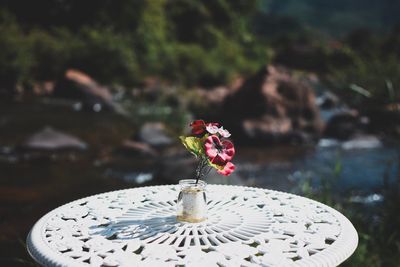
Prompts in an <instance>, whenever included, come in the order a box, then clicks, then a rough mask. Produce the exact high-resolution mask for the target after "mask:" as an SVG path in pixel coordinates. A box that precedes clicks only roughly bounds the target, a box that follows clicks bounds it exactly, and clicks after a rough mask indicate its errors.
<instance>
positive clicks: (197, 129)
mask: <svg viewBox="0 0 400 267" xmlns="http://www.w3.org/2000/svg"><path fill="white" fill-rule="evenodd" d="M218 126H219V123H217V122H209V123H205V122H204V121H203V120H195V121H193V122H192V123H191V124H190V127H192V134H194V135H201V134H203V133H204V132H205V131H206V129H207V127H218ZM210 133H211V134H214V133H212V132H210Z"/></svg>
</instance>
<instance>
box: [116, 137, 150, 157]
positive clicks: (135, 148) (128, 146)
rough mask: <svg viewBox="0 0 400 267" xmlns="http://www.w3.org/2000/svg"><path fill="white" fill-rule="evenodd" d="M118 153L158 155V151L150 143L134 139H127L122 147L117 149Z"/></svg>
mask: <svg viewBox="0 0 400 267" xmlns="http://www.w3.org/2000/svg"><path fill="white" fill-rule="evenodd" d="M117 153H120V154H124V155H128V156H137V155H138V156H150V157H157V156H158V152H157V151H156V150H155V149H153V148H152V147H151V146H150V145H149V144H146V143H141V142H136V141H132V140H125V141H123V142H122V145H121V147H119V148H118V149H117Z"/></svg>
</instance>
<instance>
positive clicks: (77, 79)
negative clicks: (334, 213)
mask: <svg viewBox="0 0 400 267" xmlns="http://www.w3.org/2000/svg"><path fill="white" fill-rule="evenodd" d="M399 11H400V1H396V0H369V1H366V0H336V1H318V0H303V1H299V0H235V1H233V0H232V1H229V0H214V1H211V0H192V1H184V0H154V1H150V0H119V1H112V0H86V1H78V0H36V1H31V0H0V202H1V205H0V265H1V266H36V265H35V263H34V262H33V260H32V259H31V258H30V257H29V255H28V254H27V252H26V248H25V238H26V236H27V234H28V231H29V229H30V228H31V227H32V225H33V224H34V223H35V222H36V221H37V220H38V219H39V218H40V217H41V216H43V215H44V214H45V213H46V212H48V211H50V210H51V209H53V208H56V207H57V206H59V205H61V204H64V203H66V202H69V201H72V200H75V199H77V198H80V197H85V196H89V195H91V194H95V193H101V192H105V191H110V190H117V189H124V188H132V187H137V186H145V185H155V184H171V183H177V181H178V180H179V179H183V178H191V177H192V175H193V172H194V169H195V164H196V162H195V160H194V158H193V157H192V156H191V155H189V154H188V152H186V151H185V150H184V148H183V146H182V145H181V144H179V141H178V136H179V135H181V134H185V133H188V131H189V129H188V128H189V127H188V124H189V123H190V121H191V120H193V119H197V118H202V119H205V120H208V121H219V122H221V123H222V124H223V125H224V126H225V127H226V128H227V129H229V130H230V131H231V132H232V139H233V141H234V142H235V145H236V151H237V155H236V157H235V159H234V163H235V164H236V165H237V171H236V172H235V173H234V174H232V175H231V176H230V177H221V176H218V175H216V174H215V173H211V174H210V175H209V177H208V179H207V181H208V182H209V183H223V184H239V185H248V186H258V187H263V188H269V189H275V190H284V191H288V192H292V193H296V194H300V195H304V196H307V197H310V198H313V199H316V200H319V201H321V202H323V203H325V204H328V205H331V206H332V207H334V208H336V209H338V210H339V211H341V212H342V213H343V214H345V215H346V216H347V217H348V218H349V219H350V220H351V221H352V222H353V223H354V225H355V227H356V228H357V230H358V233H359V237H360V243H359V246H358V249H357V251H356V252H355V254H354V255H353V256H352V257H351V258H350V259H349V260H348V261H346V262H345V263H344V264H343V266H398V264H399V262H400V236H399V235H400V233H399V231H400V213H399V212H398V210H399V209H398V203H399V201H400V194H399V193H400V188H399V183H400V174H399V162H400V154H399V152H400V145H399V135H400V63H399V62H400V61H399V60H400V16H399V15H398V12H399Z"/></svg>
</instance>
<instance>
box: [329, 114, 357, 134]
mask: <svg viewBox="0 0 400 267" xmlns="http://www.w3.org/2000/svg"><path fill="white" fill-rule="evenodd" d="M361 128H362V125H361V123H360V120H359V118H358V116H357V115H356V114H354V113H353V112H343V113H338V114H335V115H333V116H332V117H331V118H330V119H329V120H328V122H327V124H326V127H325V130H324V136H325V137H329V138H335V139H339V140H347V139H350V138H351V137H352V136H354V135H355V134H356V133H358V132H359V131H360V129H361Z"/></svg>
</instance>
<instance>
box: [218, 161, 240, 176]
mask: <svg viewBox="0 0 400 267" xmlns="http://www.w3.org/2000/svg"><path fill="white" fill-rule="evenodd" d="M235 168H236V167H235V165H234V164H233V163H232V162H228V163H226V165H225V166H224V169H223V170H218V171H217V172H218V173H219V174H222V175H224V176H229V175H230V174H231V173H232V172H234V171H235Z"/></svg>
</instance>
